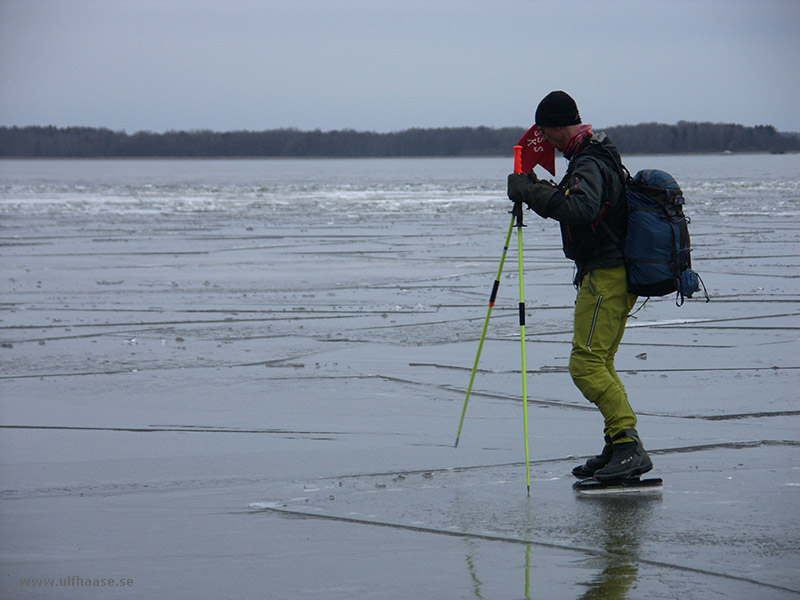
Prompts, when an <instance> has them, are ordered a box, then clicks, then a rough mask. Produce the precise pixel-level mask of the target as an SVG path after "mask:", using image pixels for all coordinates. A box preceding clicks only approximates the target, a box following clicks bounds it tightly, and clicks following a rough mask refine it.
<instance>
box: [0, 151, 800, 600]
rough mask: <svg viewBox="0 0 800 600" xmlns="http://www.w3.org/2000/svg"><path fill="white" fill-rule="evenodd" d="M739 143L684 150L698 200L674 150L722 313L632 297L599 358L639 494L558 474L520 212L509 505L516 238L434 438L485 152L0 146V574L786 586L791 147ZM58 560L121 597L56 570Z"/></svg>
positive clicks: (793, 449)
mask: <svg viewBox="0 0 800 600" xmlns="http://www.w3.org/2000/svg"><path fill="white" fill-rule="evenodd" d="M714 158H715V159H716V160H717V161H725V160H728V159H729V157H714ZM731 158H732V160H733V161H734V162H733V163H729V164H728V165H727V166H726V165H725V164H722V166H720V164H719V163H717V162H714V161H712V160H711V159H710V158H708V157H705V158H701V159H698V160H700V162H702V163H703V164H705V165H706V166H707V167H708V171H709V172H711V173H715V179H713V181H712V182H711V183H710V184H709V185H708V186H707V190H706V186H704V185H701V183H702V181H703V180H702V177H701V175H702V173H703V172H704V171H703V169H702V168H701V166H698V165H696V164H695V163H693V162H691V161H690V160H689V158H688V157H665V158H664V160H665V161H668V162H669V161H672V162H671V163H670V164H669V165H668V166H666V167H665V168H666V169H667V170H670V171H672V172H674V171H676V169H678V170H680V169H683V170H684V172H683V173H680V171H678V175H679V180H680V181H682V182H683V181H687V182H688V183H687V184H685V185H684V187H685V189H686V188H688V189H690V190H692V194H693V196H692V201H693V202H694V207H695V208H696V210H694V213H693V214H694V215H695V219H694V222H693V224H692V236H693V241H694V242H695V243H694V245H695V248H696V249H695V254H694V266H695V268H696V270H697V271H698V272H699V273H700V274H701V276H702V277H703V279H704V281H705V283H706V285H707V286H708V288H709V292H710V294H711V295H712V297H713V300H712V302H711V303H709V304H705V303H704V302H703V301H702V299H693V300H690V301H687V303H686V304H685V305H684V306H683V307H681V308H677V307H675V305H674V301H673V299H672V298H664V299H652V300H650V302H648V304H647V305H646V306H645V308H644V309H642V311H640V312H639V313H638V314H637V315H636V318H635V319H633V320H631V322H630V323H631V327H630V328H629V331H628V332H627V334H626V336H625V339H624V343H623V345H622V347H621V350H620V353H619V356H618V360H617V367H618V370H619V371H620V373H621V376H622V378H623V380H624V381H625V383H626V386H627V389H628V393H629V395H630V397H631V401H632V403H633V405H634V407H635V409H636V410H637V413H638V415H639V427H638V428H639V432H640V434H641V435H642V438H643V440H644V442H645V444H646V446H647V447H648V450H649V451H650V452H651V454H652V456H653V460H654V463H655V469H654V471H653V472H652V476H654V477H662V478H663V479H664V491H663V494H661V495H657V497H655V498H609V497H602V498H583V497H579V496H576V494H574V492H573V491H572V489H571V484H572V481H573V479H572V478H571V476H570V475H569V471H570V469H571V468H572V466H574V465H575V464H576V463H577V462H578V461H579V460H580V458H578V457H584V456H587V455H590V454H594V453H596V452H598V451H599V449H600V445H601V444H602V438H601V434H600V431H601V422H600V420H599V414H598V413H597V412H596V410H595V409H594V408H593V407H592V406H591V405H590V404H588V403H586V402H585V401H584V400H583V399H582V398H581V397H580V395H579V393H578V392H577V390H576V389H575V388H574V386H573V385H572V384H571V382H570V380H569V375H568V374H567V372H566V366H567V361H568V355H569V349H570V337H571V333H570V322H571V310H572V305H573V302H574V290H573V289H572V287H571V285H570V283H569V282H570V279H571V266H570V264H569V262H568V261H566V260H565V259H564V258H563V257H562V256H561V252H560V240H559V238H558V233H557V227H556V226H555V224H554V223H552V222H545V221H541V220H539V219H535V218H534V217H533V215H532V213H531V216H530V217H529V218H528V219H527V221H526V222H527V224H528V227H526V228H525V230H524V232H523V236H524V240H525V254H524V263H525V267H526V272H525V282H526V304H527V308H528V315H527V325H526V334H527V338H528V344H527V363H528V364H527V366H528V393H529V417H530V425H529V426H530V438H531V443H530V450H531V456H532V464H531V472H532V480H533V481H532V494H531V497H530V498H528V497H527V494H526V485H525V483H526V482H525V465H524V451H523V448H522V434H523V429H522V407H521V397H520V396H521V391H520V377H521V368H520V349H519V327H518V325H517V292H518V289H517V281H516V275H515V273H516V266H517V265H516V261H517V256H516V252H515V248H516V246H515V245H514V248H512V250H510V251H509V257H508V259H507V264H506V269H505V273H504V275H503V278H502V281H501V285H500V290H499V295H498V301H497V305H496V307H495V309H494V312H493V316H492V321H491V323H490V327H489V333H488V338H487V341H486V345H485V346H484V349H483V355H482V359H481V363H480V369H479V372H478V374H477V377H476V380H475V387H474V388H473V393H472V397H471V399H470V404H469V407H468V411H467V418H466V421H465V424H464V429H463V431H462V435H461V440H460V444H459V447H458V448H457V449H455V448H453V443H454V441H455V435H456V431H457V427H458V420H459V417H460V414H461V409H462V406H463V401H464V394H465V392H466V387H467V385H468V381H469V373H470V369H471V366H472V362H473V360H474V357H475V351H476V349H477V343H478V337H479V336H480V330H481V327H482V323H483V319H484V316H485V314H486V307H487V302H488V298H489V293H490V291H491V287H492V282H493V279H494V275H495V273H496V270H497V265H498V261H499V258H500V254H501V251H502V242H503V236H504V233H505V230H506V228H507V227H508V219H509V216H508V214H507V213H506V212H505V211H506V209H507V207H506V206H505V201H503V199H502V187H501V186H502V181H503V178H504V175H505V171H504V170H502V169H501V167H502V168H505V166H506V165H505V162H499V161H495V160H493V159H475V160H464V161H461V162H459V161H442V162H439V161H429V162H426V161H408V162H403V161H386V163H383V162H381V161H355V162H347V161H314V169H311V174H310V175H309V178H307V179H303V178H302V177H300V175H298V171H297V169H296V168H299V165H296V164H295V165H293V164H289V163H291V161H272V162H270V161H265V162H268V163H269V164H271V165H273V166H272V167H269V168H272V169H277V172H273V171H269V172H267V171H264V169H267V167H266V166H264V164H262V162H259V161H253V162H252V163H248V165H249V166H248V168H249V169H250V171H248V172H247V174H246V176H245V175H244V174H243V172H242V171H241V168H242V167H241V165H238V163H236V162H235V161H228V162H226V161H221V162H220V163H216V162H215V161H209V162H206V161H197V162H191V161H190V164H189V163H187V164H184V163H183V162H181V161H176V162H173V161H156V162H154V163H151V162H150V161H120V162H116V161H103V162H101V163H99V165H100V167H104V166H108V168H109V169H110V170H111V171H112V173H111V175H107V180H106V179H103V177H102V176H101V175H99V174H98V173H99V171H98V163H92V164H89V163H84V162H81V161H59V165H58V169H59V170H60V172H61V171H64V170H65V169H67V168H68V167H69V166H70V165H74V169H75V173H74V174H73V175H72V179H70V178H69V177H66V176H64V175H63V173H62V174H61V175H59V176H57V177H56V176H55V175H52V174H50V175H48V174H44V175H39V176H37V175H35V173H36V172H37V171H36V169H37V168H38V169H40V170H41V169H43V168H44V167H42V166H40V167H36V164H35V163H36V162H37V161H30V162H31V163H34V164H33V165H31V164H29V162H27V161H23V163H24V164H22V163H15V165H16V166H13V165H12V166H9V162H5V163H0V166H2V169H3V171H2V175H3V177H2V181H3V182H5V183H4V184H3V185H4V186H5V187H3V188H2V194H1V195H0V205H2V206H3V207H4V208H3V223H2V242H3V246H2V248H1V255H2V256H1V261H2V262H1V264H2V271H0V281H2V285H3V304H2V312H0V316H1V317H2V322H1V323H0V341H1V342H2V347H0V357H2V361H1V362H0V458H1V460H0V500H1V502H0V540H2V550H1V551H0V575H2V577H0V595H2V596H3V597H9V598H53V597H66V598H73V597H74V598H83V597H90V595H91V596H94V595H99V594H102V595H104V596H105V595H108V596H109V597H128V598H132V597H136V598H164V597H198V598H221V597H236V598H248V597H250V598H263V597H270V598H298V597H315V598H320V599H333V598H354V597H358V598H362V597H363V598H409V597H420V598H426V597H427V598H524V597H531V598H533V597H539V598H597V597H602V598H675V597H681V598H689V599H692V598H697V599H701V598H702V599H705V598H796V597H800V577H798V574H797V573H798V570H797V566H798V561H799V559H800V517H799V516H798V515H800V511H799V510H798V509H799V508H800V495H799V494H800V447H799V446H800V435H799V432H800V416H799V415H800V406H798V400H797V398H798V395H797V388H798V369H800V341H799V338H800V334H799V333H798V315H799V314H800V283H799V281H800V280H799V279H798V277H800V275H799V274H800V270H798V267H799V266H800V265H799V264H798V262H799V261H798V257H800V240H799V239H798V235H797V232H798V229H800V211H798V210H797V206H798V204H800V198H798V197H797V196H798V194H797V180H798V175H797V173H798V170H797V169H796V168H795V169H794V170H793V171H792V170H791V169H789V168H788V167H785V166H780V165H784V164H785V163H786V161H788V160H789V159H790V158H793V160H794V161H795V163H794V164H796V160H797V158H796V157H785V156H783V157H760V158H759V160H761V161H767V160H769V159H770V158H774V159H775V160H778V161H779V167H780V168H778V167H776V168H775V169H773V171H774V172H771V173H770V175H769V176H763V177H761V179H759V178H758V177H755V176H752V175H748V174H747V173H744V174H742V173H741V170H742V169H743V165H744V162H743V161H740V160H739V157H731ZM636 160H637V161H645V160H649V161H650V162H649V164H652V163H653V161H654V160H655V159H654V158H653V157H651V158H649V159H645V158H643V157H640V158H637V159H636ZM658 160H659V161H661V160H662V159H661V158H659V159H658ZM484 161H485V162H484ZM126 163H128V167H129V168H130V171H125V169H124V168H125V167H126ZM198 163H199V165H200V167H198V166H197V164H198ZM364 163H367V164H368V165H369V169H370V171H369V172H370V175H364V176H363V177H362V178H361V179H358V178H357V177H355V176H353V173H354V172H357V169H358V168H360V167H361V166H363V165H364ZM42 164H44V163H42ZM761 164H772V163H764V162H762V163H761ZM92 165H94V166H92ZM143 165H144V167H146V166H147V165H153V169H152V170H149V171H148V169H147V168H144V167H143ZM237 165H238V166H237ZM378 165H383V167H382V168H381V169H378ZM730 165H733V166H730ZM455 166H457V167H459V169H465V170H466V167H469V168H470V173H471V175H470V176H469V177H467V178H466V179H465V181H460V179H459V176H458V173H457V172H454V171H453V168H454V167H455ZM643 166H645V165H643ZM384 167H386V168H384ZM388 167H391V168H388ZM628 167H629V168H631V169H635V168H639V167H638V166H637V165H636V164H630V161H629V164H628ZM398 168H400V169H405V170H406V172H405V173H400V174H398V175H396V176H395V177H390V176H387V175H385V174H383V175H378V174H376V175H374V176H373V175H372V174H371V173H372V171H373V170H374V171H378V172H380V173H384V172H385V171H391V170H392V169H394V170H395V171H397V170H398ZM184 169H190V172H188V173H187V172H185V171H184ZM253 169H256V171H255V172H253ZM415 169H420V171H419V172H417V171H415ZM448 169H450V170H448ZM11 170H14V172H15V173H16V172H18V171H20V172H22V171H24V173H22V174H21V175H20V174H17V175H14V174H13V173H10V171H11ZM495 171H497V172H496V173H495ZM198 173H199V174H198ZM792 173H793V175H792ZM337 174H338V175H337ZM748 177H749V179H748ZM259 178H261V179H262V180H263V181H262V184H259ZM326 178H330V180H331V181H333V182H334V183H330V184H326V183H325V181H326ZM495 178H496V181H499V182H500V184H496V182H495ZM148 179H152V182H151V183H150V184H148V183H147V181H146V180H148ZM762 180H763V182H764V185H762V186H760V187H759V186H758V182H759V181H762ZM293 181H295V184H294V185H295V188H292V187H291V185H290V183H291V182H293ZM741 181H744V182H745V183H746V184H747V185H740V183H737V182H741ZM773 181H778V182H780V183H779V185H776V186H771V185H770V183H771V182H773ZM25 182H27V184H26V183H25ZM101 184H102V185H101ZM24 185H27V186H28V187H26V188H25V190H28V191H24V190H23V191H20V190H22V189H23V186H24ZM79 185H82V186H84V187H85V188H86V189H87V190H88V191H86V197H84V195H83V194H82V193H81V190H80V189H78V186H79ZM146 185H152V186H154V187H153V188H151V190H152V191H151V193H150V194H149V195H147V194H146V193H145V192H146V189H147V188H146ZM259 185H262V187H259ZM202 186H204V187H202ZM348 186H349V187H348ZM201 187H202V190H203V191H202V193H197V190H199V189H201ZM244 187H248V189H251V190H253V191H252V197H249V198H247V199H243V198H240V197H239V196H238V194H240V192H241V191H242V190H243V189H244ZM100 188H102V189H100ZM123 188H124V189H125V190H128V191H127V192H123V191H121V190H122V189H123ZM755 189H758V190H762V189H764V190H766V191H764V192H763V193H764V194H767V195H770V194H772V195H771V196H769V197H768V198H764V197H763V196H760V195H758V194H762V192H761V191H759V192H758V193H757V194H756V192H754V191H753V190H755ZM292 190H294V191H292ZM348 190H349V191H348ZM382 190H383V191H382ZM465 190H471V193H473V196H470V197H468V198H467V199H465V198H464V197H463V196H462V194H468V193H469V192H468V191H465ZM704 190H706V191H704ZM720 190H722V191H720ZM23 192H24V193H23ZM312 192H313V193H312ZM95 193H96V195H95ZM128 193H129V197H128V196H126V194H128ZM307 193H308V194H309V195H308V196H305V194H307ZM26 194H28V196H26ZM48 194H49V196H48ZM403 194H405V195H406V196H408V197H407V198H406V199H405V200H404V199H403ZM737 194H739V196H737ZM104 197H111V201H110V202H106V201H104V200H102V198H104ZM719 197H724V198H726V199H719ZM192 198H194V200H193V199H192ZM381 198H382V199H381ZM487 198H494V199H492V200H488V201H487V200H486V199H487ZM732 198H733V199H732ZM737 198H740V199H742V202H743V203H744V204H743V205H744V206H746V207H750V206H755V207H757V209H758V210H757V211H755V212H753V211H751V210H750V209H749V208H747V210H741V211H739V212H737V211H736V210H735V208H736V206H737V204H736V199H737ZM320 199H321V202H318V200H320ZM137 202H141V203H142V204H143V207H139V208H143V210H139V209H137V208H136V207H135V206H134V205H135V203H137ZM715 202H716V204H715ZM781 203H783V204H781ZM454 207H455V208H454ZM145 209H146V210H145ZM692 210H693V209H690V208H688V207H687V211H689V212H691V211H692ZM756 213H758V214H756ZM73 576H77V577H79V578H81V579H82V580H84V581H85V580H93V579H97V580H100V579H103V578H111V577H113V578H117V579H122V578H131V579H133V586H132V587H126V586H115V587H113V588H107V589H104V590H103V592H96V591H95V592H87V590H85V589H84V588H82V587H75V586H74V585H72V586H70V587H66V586H61V587H60V589H58V590H54V589H52V588H51V587H49V586H47V585H46V580H48V579H52V580H53V585H54V586H57V585H58V584H59V583H60V582H61V581H62V579H63V582H64V583H65V584H66V583H68V582H69V581H70V580H69V579H68V578H70V577H73ZM33 579H36V580H38V581H37V582H32V581H30V580H33ZM73 581H74V580H73ZM85 587H89V586H85Z"/></svg>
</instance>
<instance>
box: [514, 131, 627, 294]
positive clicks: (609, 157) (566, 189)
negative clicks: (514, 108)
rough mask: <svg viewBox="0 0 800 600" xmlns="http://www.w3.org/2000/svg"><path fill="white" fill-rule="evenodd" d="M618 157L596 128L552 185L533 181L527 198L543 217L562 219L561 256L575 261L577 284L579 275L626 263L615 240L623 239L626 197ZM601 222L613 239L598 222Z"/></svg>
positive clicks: (530, 204) (618, 243)
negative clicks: (562, 251)
mask: <svg viewBox="0 0 800 600" xmlns="http://www.w3.org/2000/svg"><path fill="white" fill-rule="evenodd" d="M618 165H621V160H620V157H619V153H618V152H617V149H616V147H615V146H614V144H612V143H611V141H610V140H609V139H608V137H606V135H605V134H604V133H596V134H595V135H594V136H593V137H592V138H591V139H590V141H589V142H588V144H586V145H585V146H584V147H583V148H581V149H580V150H579V151H578V152H576V153H575V155H574V156H573V157H572V159H571V160H570V163H569V168H568V169H567V172H566V174H565V175H564V178H563V179H562V180H561V182H560V183H559V184H558V186H557V187H552V186H551V185H550V184H548V183H546V182H539V183H536V184H533V185H531V186H530V188H529V190H530V191H529V193H527V194H526V200H525V201H526V203H527V204H528V205H529V206H530V207H531V208H532V209H533V210H535V211H536V212H537V213H538V214H539V215H540V216H542V217H549V218H551V219H555V220H556V221H558V222H559V223H560V224H561V239H562V243H563V246H564V255H565V256H566V257H567V258H569V259H572V260H574V261H575V266H576V267H577V273H576V276H575V283H576V285H580V282H581V280H582V279H583V276H584V275H585V274H586V273H588V272H590V271H592V270H594V269H599V268H605V267H616V266H618V265H621V264H624V263H625V258H624V255H623V252H622V248H621V245H620V240H624V238H625V230H626V223H627V212H626V202H625V193H624V184H623V172H622V171H621V169H620V167H619V166H618ZM601 217H602V219H603V220H604V221H605V223H606V225H607V226H608V228H610V229H611V231H612V232H613V234H614V237H615V238H616V241H615V240H614V239H613V238H612V236H611V234H609V232H608V229H607V228H606V227H603V226H602V224H601V223H600V221H599V219H600V218H601Z"/></svg>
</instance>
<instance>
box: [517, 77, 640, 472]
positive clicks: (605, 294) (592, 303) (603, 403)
mask: <svg viewBox="0 0 800 600" xmlns="http://www.w3.org/2000/svg"><path fill="white" fill-rule="evenodd" d="M536 125H537V126H538V128H539V129H540V130H541V131H542V133H543V134H544V135H545V137H546V138H547V139H548V141H549V142H550V143H552V144H553V145H554V146H555V147H556V148H557V149H558V150H559V151H561V152H562V153H563V154H564V156H565V157H566V158H567V160H568V161H569V167H568V169H567V172H566V174H565V175H564V178H563V179H562V180H561V182H560V183H559V184H558V185H557V186H554V185H553V184H552V183H549V182H546V181H539V180H538V179H537V177H536V175H535V174H534V173H533V171H531V173H530V174H527V175H526V174H520V173H512V174H511V175H509V176H508V197H509V198H510V199H511V200H512V201H513V202H515V203H520V202H524V203H525V204H527V205H528V207H529V208H530V209H531V210H533V211H535V212H536V213H537V214H538V215H539V216H541V217H543V218H551V219H555V220H556V221H558V222H559V223H560V224H561V236H562V241H563V246H564V254H565V255H566V257H567V258H569V259H571V260H573V261H575V266H576V268H577V273H576V275H575V280H574V284H575V286H576V288H577V289H578V297H577V300H576V302H575V316H574V333H573V338H572V352H571V354H570V361H569V372H570V375H571V376H572V380H573V382H574V383H575V385H576V386H577V387H578V389H580V391H581V393H582V394H583V395H584V396H585V397H586V399H587V400H589V401H590V402H592V403H594V404H595V405H597V407H598V408H599V409H600V412H601V413H602V414H603V418H604V419H605V429H604V434H605V446H604V447H603V451H602V453H601V454H599V455H598V456H595V457H594V458H590V459H589V460H588V461H587V462H586V464H584V465H580V466H577V467H575V468H574V469H573V471H572V473H573V474H574V475H575V476H576V477H580V478H589V477H594V478H595V479H597V480H599V481H601V482H602V481H614V480H618V479H627V478H636V477H638V476H639V475H642V474H643V473H646V472H648V471H649V470H651V469H652V468H653V463H652V461H651V460H650V457H649V456H648V455H647V452H645V449H644V447H643V445H642V442H641V440H640V439H639V435H638V433H637V432H636V415H635V414H634V412H633V409H632V408H631V405H630V404H629V402H628V396H627V394H626V392H625V387H624V386H623V384H622V381H621V380H620V378H619V376H618V375H617V372H616V370H615V368H614V356H615V354H616V352H617V349H618V348H619V345H620V342H621V341H622V336H623V334H624V333H625V323H626V321H627V318H628V314H629V312H630V310H631V309H632V308H633V305H634V303H635V301H636V296H635V295H633V294H630V293H629V292H628V284H627V275H626V269H625V261H624V256H623V253H622V250H621V248H620V245H619V244H618V243H617V241H618V240H619V239H623V238H624V235H625V229H626V209H625V194H624V186H623V179H622V174H621V172H620V170H619V168H618V167H617V165H618V164H621V161H620V158H619V153H618V152H617V149H616V148H615V146H614V145H613V144H612V143H611V141H610V140H609V139H608V138H607V137H606V136H605V134H603V133H596V134H595V133H594V132H593V131H592V128H591V125H584V124H582V123H581V117H580V113H579V112H578V107H577V105H576V103H575V101H574V100H573V99H572V98H571V97H570V96H569V95H568V94H566V93H565V92H563V91H554V92H551V93H549V94H548V95H547V96H545V97H544V99H543V100H542V101H541V102H540V103H539V106H538V107H537V109H536ZM601 219H602V221H603V223H601V222H600V220H601ZM601 225H602V226H601ZM609 230H610V231H611V232H613V235H614V237H616V238H617V241H614V239H613V238H612V234H611V233H610V232H609Z"/></svg>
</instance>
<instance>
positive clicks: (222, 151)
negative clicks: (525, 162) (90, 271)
mask: <svg viewBox="0 0 800 600" xmlns="http://www.w3.org/2000/svg"><path fill="white" fill-rule="evenodd" d="M525 130H526V128H522V127H505V128H499V129H496V128H490V127H449V128H438V129H407V130H404V131H398V132H391V133H376V132H368V131H354V130H350V129H347V130H340V131H325V132H323V131H320V130H315V131H300V130H297V129H272V130H267V131H231V132H223V133H219V132H214V131H189V132H186V131H168V132H166V133H152V132H148V131H140V132H138V133H133V134H128V133H126V132H124V131H111V130H110V129H97V128H90V127H64V128H58V127H53V126H50V127H0V156H4V157H50V158H89V157H103V158H105V157H107V158H113V157H382V156H506V155H508V154H509V152H510V150H511V148H512V147H513V146H514V144H515V143H516V142H517V140H518V139H519V138H520V137H521V136H522V135H523V133H524V132H525ZM604 131H605V132H606V133H607V134H608V135H609V136H610V137H611V139H612V140H613V141H614V143H616V145H617V147H618V148H619V150H620V152H622V153H623V154H626V153H628V154H631V153H636V154H659V153H666V154H679V153H691V152H726V151H729V152H791V151H800V135H799V134H785V133H780V132H778V131H776V129H775V128H774V127H772V126H771V125H758V126H756V127H745V126H743V125H730V124H720V123H691V122H686V121H681V122H679V123H678V124H677V125H664V124H659V123H643V124H640V125H621V126H617V127H608V128H605V129H604Z"/></svg>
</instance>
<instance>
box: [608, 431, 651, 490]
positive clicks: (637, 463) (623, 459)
mask: <svg viewBox="0 0 800 600" xmlns="http://www.w3.org/2000/svg"><path fill="white" fill-rule="evenodd" d="M614 437H615V438H616V439H620V438H631V439H632V440H633V441H632V442H624V443H622V444H612V454H611V460H610V461H608V464H607V465H606V466H605V467H603V468H601V469H598V470H596V471H595V472H594V478H595V479H597V480H598V481H615V480H619V479H636V478H638V477H639V476H640V475H643V474H644V473H647V472H648V471H649V470H650V469H652V468H653V461H651V460H650V457H649V456H648V455H647V452H645V449H644V446H643V445H642V440H640V439H639V434H638V433H637V432H636V430H635V429H626V430H625V431H623V432H622V433H620V434H618V435H616V436H614Z"/></svg>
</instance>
